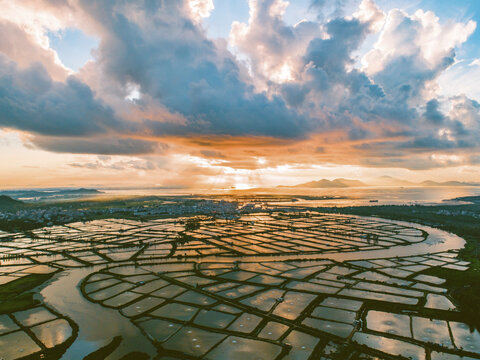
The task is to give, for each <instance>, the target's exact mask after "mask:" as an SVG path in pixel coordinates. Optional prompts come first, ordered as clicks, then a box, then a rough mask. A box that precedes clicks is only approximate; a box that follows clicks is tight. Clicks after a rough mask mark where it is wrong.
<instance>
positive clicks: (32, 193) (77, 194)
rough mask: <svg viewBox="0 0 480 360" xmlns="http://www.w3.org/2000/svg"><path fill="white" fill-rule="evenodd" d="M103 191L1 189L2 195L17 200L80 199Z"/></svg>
mask: <svg viewBox="0 0 480 360" xmlns="http://www.w3.org/2000/svg"><path fill="white" fill-rule="evenodd" d="M102 193H103V192H102V191H99V190H96V189H85V188H79V189H62V188H57V189H35V190H28V189H26V190H22V189H19V190H4V191H0V195H6V196H8V197H10V198H13V199H17V200H24V201H27V202H30V201H43V200H62V199H63V200H66V199H78V198H81V197H84V196H88V195H98V194H102Z"/></svg>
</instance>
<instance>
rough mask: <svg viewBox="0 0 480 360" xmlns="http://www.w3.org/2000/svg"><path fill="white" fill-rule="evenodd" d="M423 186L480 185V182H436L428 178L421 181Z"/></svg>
mask: <svg viewBox="0 0 480 360" xmlns="http://www.w3.org/2000/svg"><path fill="white" fill-rule="evenodd" d="M419 185H421V186H480V183H468V182H461V181H445V182H436V181H432V180H426V181H423V182H421V183H420V184H419Z"/></svg>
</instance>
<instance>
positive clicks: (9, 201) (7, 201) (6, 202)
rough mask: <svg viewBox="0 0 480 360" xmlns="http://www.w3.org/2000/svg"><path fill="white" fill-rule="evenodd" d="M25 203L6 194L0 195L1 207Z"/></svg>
mask: <svg viewBox="0 0 480 360" xmlns="http://www.w3.org/2000/svg"><path fill="white" fill-rule="evenodd" d="M22 205H24V203H23V201H19V200H15V199H12V198H11V197H9V196H6V195H0V208H10V207H15V206H22Z"/></svg>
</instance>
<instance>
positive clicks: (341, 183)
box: [287, 178, 367, 188]
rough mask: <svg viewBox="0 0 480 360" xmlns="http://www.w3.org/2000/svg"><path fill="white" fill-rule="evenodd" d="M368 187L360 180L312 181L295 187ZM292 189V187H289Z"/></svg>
mask: <svg viewBox="0 0 480 360" xmlns="http://www.w3.org/2000/svg"><path fill="white" fill-rule="evenodd" d="M360 186H367V185H366V184H365V183H363V182H361V181H360V180H349V179H342V178H340V179H335V180H327V179H321V180H317V181H310V182H307V183H304V184H299V185H295V186H293V187H302V188H347V187H360ZM287 187H292V186H287Z"/></svg>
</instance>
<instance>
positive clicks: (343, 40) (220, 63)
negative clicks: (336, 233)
mask: <svg viewBox="0 0 480 360" xmlns="http://www.w3.org/2000/svg"><path fill="white" fill-rule="evenodd" d="M0 7H1V8H2V12H1V13H0V33H1V34H2V36H1V37H0V154H1V155H0V160H1V161H0V188H2V189H8V188H34V187H59V186H68V187H71V186H95V187H102V186H103V187H105V186H107V187H108V186H116V187H119V186H120V187H121V186H129V187H130V186H138V187H165V188H181V189H192V190H195V189H199V190H211V189H232V188H233V189H246V188H251V187H267V186H276V185H294V184H299V183H303V182H307V181H311V180H318V179H321V178H327V179H334V178H339V177H343V178H350V179H360V180H363V181H364V182H367V183H368V182H374V181H375V180H376V179H378V178H379V177H380V176H384V175H388V176H393V177H398V178H401V179H407V180H411V181H418V182H420V181H423V180H427V179H432V180H437V181H449V180H459V181H467V182H471V181H480V86H478V83H479V82H480V30H479V29H478V23H479V21H480V2H478V1H467V0H458V1H450V0H417V1H409V0H398V1H391V0H376V1H375V0H335V1H326V0H295V1H294V0H291V1H290V2H289V1H286V0H158V1H151V0H136V1H133V0H128V1H127V0H119V1H115V2H113V1H103V0H0Z"/></svg>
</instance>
